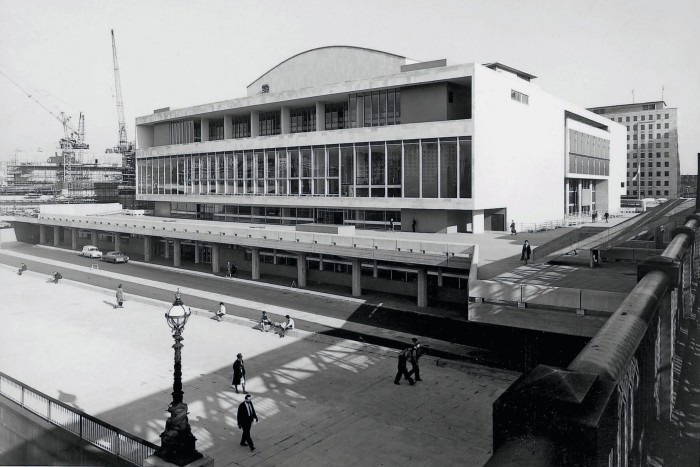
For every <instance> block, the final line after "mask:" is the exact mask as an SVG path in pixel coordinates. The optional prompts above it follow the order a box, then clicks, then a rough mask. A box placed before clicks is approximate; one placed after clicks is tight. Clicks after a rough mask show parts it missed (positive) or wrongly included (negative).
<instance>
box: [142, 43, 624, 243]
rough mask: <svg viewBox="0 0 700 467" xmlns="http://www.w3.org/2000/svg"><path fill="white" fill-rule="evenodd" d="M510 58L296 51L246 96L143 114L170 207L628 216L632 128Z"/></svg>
mask: <svg viewBox="0 0 700 467" xmlns="http://www.w3.org/2000/svg"><path fill="white" fill-rule="evenodd" d="M533 78H534V76H532V75H529V74H527V73H524V72H521V71H518V70H515V69H512V68H510V67H507V66H504V65H501V64H489V65H479V64H466V65H453V66H447V64H446V62H445V61H444V60H438V61H433V62H424V63H408V61H407V60H406V59H405V58H404V57H401V56H398V55H393V54H388V53H385V52H379V51H375V50H369V49H362V48H357V47H345V46H336V47H324V48H320V49H314V50H310V51H307V52H304V53H301V54H299V55H296V56H294V57H292V58H290V59H288V60H285V61H284V62H282V63H280V64H279V65H277V66H276V67H274V68H272V69H271V70H269V71H268V72H267V73H265V74H264V75H262V76H261V77H260V78H258V79H257V80H256V81H254V82H253V83H252V84H251V85H250V86H249V87H248V93H247V94H248V95H247V96H246V97H243V98H239V99H234V100H229V101H224V102H218V103H213V104H205V105H200V106H195V107H188V108H184V109H177V110H170V109H160V110H158V111H156V112H154V114H152V115H147V116H143V117H139V118H137V120H136V125H137V136H138V150H137V199H139V200H144V201H153V202H155V211H156V215H159V216H164V217H185V218H199V219H214V220H221V221H234V222H235V221H238V222H258V223H269V224H300V223H310V222H317V223H330V224H345V225H355V226H357V227H359V228H375V229H387V228H391V227H392V226H393V227H394V228H395V229H401V230H405V231H410V230H416V231H423V232H437V231H440V230H442V229H445V228H447V227H452V226H456V227H457V230H458V231H466V232H475V233H479V232H483V231H484V230H496V231H503V230H505V229H506V228H507V225H508V224H509V222H510V221H511V220H515V221H516V222H544V221H548V220H557V219H562V218H564V217H565V216H567V215H579V214H588V213H590V212H592V211H599V212H601V213H602V212H604V211H609V212H615V211H617V210H618V209H619V205H620V195H621V194H624V179H625V158H626V155H625V152H626V150H625V134H626V131H625V130H626V129H625V128H624V126H622V125H620V124H618V123H616V122H613V121H611V120H609V119H607V118H604V117H601V116H598V115H596V114H594V113H592V112H589V111H587V110H585V109H583V108H579V107H577V106H574V105H572V104H568V103H566V102H564V101H562V100H560V99H557V98H556V97H554V96H551V95H549V94H547V93H545V92H543V91H542V90H540V88H539V87H538V86H536V85H535V84H533V83H532V81H531V80H532V79H533Z"/></svg>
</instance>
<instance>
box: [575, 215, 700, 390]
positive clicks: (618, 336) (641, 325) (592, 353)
mask: <svg viewBox="0 0 700 467" xmlns="http://www.w3.org/2000/svg"><path fill="white" fill-rule="evenodd" d="M698 224H699V222H698V220H697V219H695V218H692V219H688V221H687V222H686V223H685V226H684V227H683V228H685V229H688V230H690V231H693V232H695V231H696V230H697V228H698ZM691 242H692V236H691V234H690V233H688V232H683V231H681V232H679V233H678V234H677V235H676V236H674V237H673V240H671V243H669V245H668V246H667V247H666V249H665V250H664V252H663V253H662V254H661V256H660V257H659V258H660V259H662V260H667V261H669V263H668V264H672V262H678V261H680V260H681V259H682V257H683V254H684V253H685V251H686V250H687V248H688V245H689V244H690V243H691ZM673 279H674V278H673V277H671V276H670V275H669V273H667V272H665V271H662V270H660V269H657V270H652V271H650V272H649V273H648V274H646V275H645V276H644V277H643V278H642V279H641V280H640V281H639V282H638V283H637V285H636V286H635V287H634V289H633V290H632V291H631V292H630V293H629V295H628V296H627V298H626V299H625V300H624V301H623V302H622V303H621V304H620V306H619V307H618V308H617V310H615V312H614V313H613V314H612V316H611V317H610V318H609V319H608V320H607V321H606V322H605V324H604V325H603V327H602V328H601V329H600V331H598V333H597V334H596V335H595V336H594V337H593V339H591V340H590V341H589V342H588V344H587V345H586V346H585V347H584V348H583V350H581V352H579V354H578V355H577V356H576V358H575V359H574V360H573V361H572V362H571V364H570V365H569V367H568V369H569V370H571V371H578V372H582V373H594V374H597V375H599V376H601V377H602V378H605V379H610V380H612V381H617V380H618V379H619V378H620V376H621V375H622V372H623V371H624V368H626V367H627V365H628V363H629V362H630V361H631V360H632V357H633V356H634V354H635V352H636V351H637V349H638V347H639V343H640V342H641V341H642V339H643V338H644V335H645V334H646V332H647V328H648V327H649V323H650V320H651V318H652V317H653V316H654V312H655V311H656V309H657V308H658V306H659V302H660V300H661V297H663V296H664V295H666V293H667V291H668V289H669V287H671V284H672V281H673Z"/></svg>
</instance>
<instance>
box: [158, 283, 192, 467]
mask: <svg viewBox="0 0 700 467" xmlns="http://www.w3.org/2000/svg"><path fill="white" fill-rule="evenodd" d="M191 313H192V312H191V311H190V310H189V309H187V308H185V306H184V305H183V304H182V295H181V294H180V289H177V292H176V293H175V301H174V302H173V306H172V307H170V310H168V312H167V313H166V314H165V319H166V320H167V322H168V326H170V329H171V330H172V334H173V339H175V344H174V345H173V349H175V374H174V378H173V379H174V381H173V392H172V396H173V401H172V402H171V403H170V406H169V407H168V412H169V413H170V417H168V419H167V420H166V421H165V431H163V433H161V435H160V439H161V446H160V448H159V449H158V450H157V451H156V452H155V453H154V455H155V456H158V457H160V458H161V459H163V460H165V461H167V462H171V463H173V464H176V465H179V466H184V465H186V464H189V463H191V462H193V461H196V460H198V459H201V458H202V457H203V456H202V454H201V453H199V452H197V449H195V447H194V444H195V441H197V438H195V437H194V435H193V434H192V430H191V429H190V423H189V421H188V420H187V404H185V403H184V402H182V396H183V392H182V364H181V355H180V352H181V350H182V347H183V345H182V341H183V339H184V338H183V337H182V332H183V331H184V330H185V324H187V320H188V319H189V317H190V314H191Z"/></svg>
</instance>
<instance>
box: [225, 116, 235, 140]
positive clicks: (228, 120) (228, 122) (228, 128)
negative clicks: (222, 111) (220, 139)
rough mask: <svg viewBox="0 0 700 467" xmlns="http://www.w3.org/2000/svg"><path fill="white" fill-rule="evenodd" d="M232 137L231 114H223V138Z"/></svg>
mask: <svg viewBox="0 0 700 467" xmlns="http://www.w3.org/2000/svg"><path fill="white" fill-rule="evenodd" d="M231 138H233V116H232V115H224V139H231Z"/></svg>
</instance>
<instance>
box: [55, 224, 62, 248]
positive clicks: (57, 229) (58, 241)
mask: <svg viewBox="0 0 700 467" xmlns="http://www.w3.org/2000/svg"><path fill="white" fill-rule="evenodd" d="M60 244H61V227H59V226H57V225H54V226H53V246H59V245H60Z"/></svg>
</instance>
